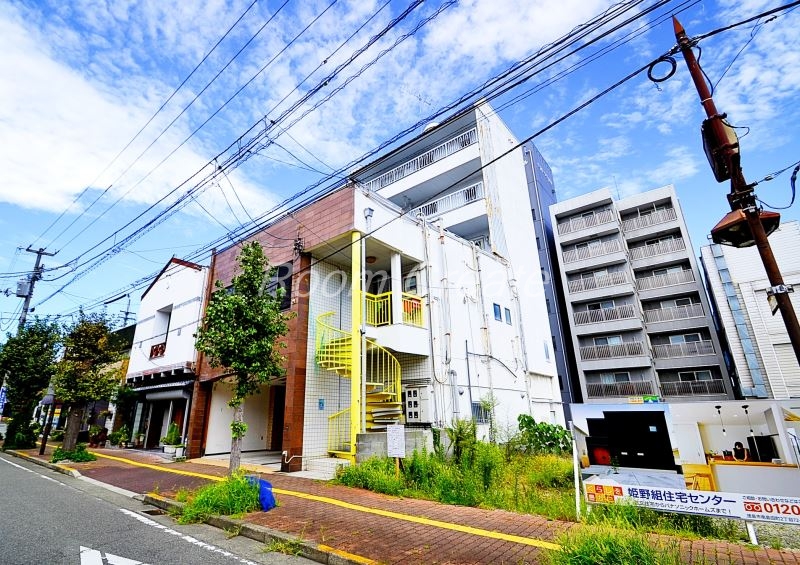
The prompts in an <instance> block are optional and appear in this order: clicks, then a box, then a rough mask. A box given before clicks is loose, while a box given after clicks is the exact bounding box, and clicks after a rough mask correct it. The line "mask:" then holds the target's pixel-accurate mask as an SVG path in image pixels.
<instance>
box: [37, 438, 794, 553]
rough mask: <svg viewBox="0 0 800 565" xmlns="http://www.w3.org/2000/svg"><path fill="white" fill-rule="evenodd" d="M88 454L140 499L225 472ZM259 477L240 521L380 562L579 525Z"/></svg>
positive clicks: (727, 549)
mask: <svg viewBox="0 0 800 565" xmlns="http://www.w3.org/2000/svg"><path fill="white" fill-rule="evenodd" d="M93 451H94V452H95V453H97V454H98V455H101V457H100V458H99V459H98V460H97V461H94V462H91V463H80V464H70V467H72V468H74V469H76V470H78V471H79V472H80V473H81V474H83V475H85V476H88V477H92V478H94V479H96V480H99V481H102V482H105V483H108V484H112V485H114V486H117V487H121V488H124V489H127V490H131V491H134V492H139V493H144V492H147V491H151V490H153V489H154V488H156V487H157V489H158V491H159V492H160V493H161V494H162V495H164V496H170V495H173V494H174V493H175V492H176V491H177V490H178V489H179V488H181V487H187V488H195V487H197V486H199V485H201V484H204V483H206V482H208V481H210V480H213V477H222V476H224V475H225V474H226V471H227V469H226V468H225V467H219V466H212V465H206V464H198V463H191V462H190V463H173V462H169V461H167V460H165V459H164V458H162V457H159V456H158V455H155V454H152V453H148V452H140V451H135V450H121V449H101V450H93ZM28 453H32V452H28ZM102 456H105V457H102ZM109 457H111V458H109ZM118 458H122V459H125V460H129V461H130V463H129V462H126V461H120V460H119V459H118ZM141 465H146V466H141ZM261 476H262V477H263V478H265V479H267V480H268V481H270V482H271V483H272V485H273V488H274V489H275V491H276V495H277V498H278V501H279V504H280V506H279V507H278V508H275V509H274V510H272V511H270V512H255V513H252V514H249V515H247V516H246V517H245V518H244V519H245V520H246V521H248V522H251V523H254V524H258V525H262V526H266V527H269V528H272V529H275V530H279V531H282V532H285V533H289V534H293V535H295V536H297V537H299V538H302V539H303V540H307V541H312V542H316V543H318V544H323V545H327V546H330V547H333V548H336V549H337V550H341V551H345V552H349V553H352V554H356V555H359V556H362V557H364V558H367V559H371V560H375V561H377V562H380V563H398V564H399V563H403V564H404V565H405V564H463V565H467V564H489V563H491V564H502V563H507V564H512V563H513V564H521V563H539V562H541V561H542V556H543V555H542V553H543V552H545V551H547V549H545V548H543V547H542V545H544V546H545V547H547V546H549V545H550V544H551V543H553V542H556V541H557V538H558V536H559V535H560V534H561V533H563V532H566V531H568V530H570V529H571V528H579V527H581V526H579V525H577V524H574V523H571V522H562V521H556V520H547V519H545V518H542V517H539V516H531V515H525V514H516V513H513V512H506V511H502V510H484V509H479V508H468V507H461V506H448V505H444V504H440V503H437V502H431V501H426V500H416V499H404V498H398V497H391V496H385V495H381V494H376V493H372V492H368V491H363V490H359V489H353V488H349V487H343V486H339V485H332V484H330V483H327V482H323V481H314V480H309V479H302V478H297V477H292V476H291V475H286V474H282V473H262V474H261ZM680 547H681V551H682V554H683V555H684V559H685V562H686V563H692V562H705V563H708V564H713V563H736V564H756V563H757V564H767V563H775V564H783V563H787V564H798V565H800V552H796V551H778V550H772V549H764V548H754V547H751V546H747V545H742V544H733V543H726V542H720V541H708V540H681V542H680ZM703 560H705V561H703Z"/></svg>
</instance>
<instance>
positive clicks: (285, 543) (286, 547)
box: [264, 538, 303, 555]
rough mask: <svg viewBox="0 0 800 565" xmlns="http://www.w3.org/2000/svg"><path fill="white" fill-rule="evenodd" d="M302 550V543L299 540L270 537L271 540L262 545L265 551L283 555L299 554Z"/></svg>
mask: <svg viewBox="0 0 800 565" xmlns="http://www.w3.org/2000/svg"><path fill="white" fill-rule="evenodd" d="M302 551H303V543H302V542H301V541H300V540H296V539H291V540H282V539H278V538H272V540H271V541H270V542H269V543H268V544H267V545H265V546H264V552H265V553H283V554H284V555H300V553H302Z"/></svg>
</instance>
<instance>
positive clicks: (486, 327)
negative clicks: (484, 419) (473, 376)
mask: <svg viewBox="0 0 800 565" xmlns="http://www.w3.org/2000/svg"><path fill="white" fill-rule="evenodd" d="M472 258H473V260H474V261H475V276H476V286H477V287H478V288H477V290H478V304H479V307H480V309H481V316H482V317H483V328H481V329H482V330H483V331H482V333H483V348H484V351H485V352H486V354H487V355H488V356H489V357H490V358H491V356H492V343H491V340H490V339H489V315H488V314H487V313H486V300H485V299H484V296H483V283H482V282H481V261H480V252H479V251H478V248H477V247H475V246H474V245H473V246H472ZM486 377H487V378H488V380H489V394H491V395H492V398H494V385H493V383H492V364H491V363H486ZM471 409H472V406H470V410H471ZM492 412H494V407H492ZM492 418H494V414H492Z"/></svg>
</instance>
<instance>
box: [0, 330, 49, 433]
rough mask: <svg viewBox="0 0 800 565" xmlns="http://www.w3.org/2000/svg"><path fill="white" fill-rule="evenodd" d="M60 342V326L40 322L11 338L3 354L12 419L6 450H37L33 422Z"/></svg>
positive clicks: (2, 367) (1, 362)
mask: <svg viewBox="0 0 800 565" xmlns="http://www.w3.org/2000/svg"><path fill="white" fill-rule="evenodd" d="M60 342H61V333H60V329H59V327H58V325H57V324H55V323H51V322H46V321H41V320H39V319H36V320H35V321H34V322H32V323H28V324H26V325H25V326H24V327H23V328H22V329H20V330H19V331H18V332H17V335H15V336H12V335H11V334H8V338H7V341H6V343H5V345H4V346H3V348H2V350H0V375H2V374H4V375H6V384H7V385H8V402H9V405H10V406H11V417H12V420H11V423H10V424H9V425H8V430H7V433H6V441H5V444H4V447H6V448H11V447H13V448H18V449H27V448H31V447H34V446H35V444H36V433H35V431H34V428H33V427H32V425H31V418H32V416H33V410H34V409H35V408H36V405H37V404H38V403H39V401H40V400H41V399H42V397H43V396H44V394H45V392H46V390H47V385H48V384H49V383H50V379H51V378H52V376H53V374H54V373H55V367H56V355H57V353H58V349H59V345H60Z"/></svg>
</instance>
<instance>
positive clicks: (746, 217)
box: [672, 17, 800, 363]
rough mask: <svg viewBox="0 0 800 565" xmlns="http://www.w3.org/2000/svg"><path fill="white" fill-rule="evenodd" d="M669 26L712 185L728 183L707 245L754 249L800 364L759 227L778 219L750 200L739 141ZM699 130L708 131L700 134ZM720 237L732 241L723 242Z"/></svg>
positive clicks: (794, 326) (783, 293) (790, 315)
mask: <svg viewBox="0 0 800 565" xmlns="http://www.w3.org/2000/svg"><path fill="white" fill-rule="evenodd" d="M672 24H673V27H674V29H675V38H676V39H677V40H678V47H679V48H680V51H681V53H682V54H683V58H684V60H685V61H686V66H687V67H688V68H689V74H690V75H691V76H692V80H693V81H694V85H695V87H696V88H697V93H698V94H699V95H700V104H702V106H703V109H704V110H705V112H706V116H707V117H708V118H707V119H706V120H705V122H704V123H703V127H704V132H703V138H704V143H705V146H706V153H707V156H708V158H709V162H710V163H711V167H712V169H713V170H714V176H715V177H716V179H717V182H723V181H724V180H728V179H730V181H731V191H730V194H728V202H729V204H730V206H731V213H730V214H728V216H726V217H725V218H724V219H723V221H722V222H720V223H719V224H717V226H716V227H715V229H714V230H712V236H713V239H714V241H715V242H718V243H720V242H722V241H719V240H723V239H727V241H724V243H727V244H728V245H731V244H732V245H734V246H735V247H747V246H750V245H753V244H755V246H756V248H757V249H758V253H759V255H760V256H761V261H762V263H763V264H764V269H765V270H766V272H767V278H768V279H769V284H770V285H772V288H771V289H770V292H771V296H774V298H775V300H776V302H777V306H778V308H779V309H780V311H781V315H782V317H783V323H784V324H785V326H786V332H787V333H788V334H789V341H790V342H791V344H792V348H793V349H794V354H795V357H797V362H798V363H800V324H798V322H797V315H796V314H795V311H794V307H793V306H792V302H791V300H790V298H789V292H790V290H791V289H789V288H788V287H787V286H786V284H784V282H783V276H782V275H781V272H780V269H779V268H778V263H777V262H776V261H775V255H774V254H773V253H772V247H771V246H770V244H769V239H767V232H766V231H765V229H764V223H763V221H769V222H770V223H771V226H770V227H771V228H772V230H773V231H774V229H777V226H778V223H777V222H778V219H779V217H780V216H779V215H778V214H775V213H770V212H761V211H760V210H759V209H758V205H757V202H756V197H755V194H753V187H754V186H755V185H752V184H748V183H747V181H746V180H745V178H744V173H743V172H742V168H741V166H740V164H739V163H740V159H739V141H738V139H737V137H736V134H735V133H734V132H733V129H732V128H731V127H730V126H729V125H728V124H727V123H725V121H724V120H725V117H726V116H725V114H720V113H719V112H718V111H717V107H716V106H715V105H714V100H713V98H712V97H711V91H710V90H709V88H708V83H707V82H706V79H705V77H704V75H703V72H702V70H701V69H700V65H699V63H698V62H697V58H696V57H695V56H694V52H693V51H692V47H693V46H694V44H695V43H694V42H693V41H692V40H691V39H690V38H689V37H688V36H687V35H686V31H685V30H684V28H683V26H682V25H681V23H680V22H679V21H678V20H677V19H676V18H675V17H673V18H672ZM705 128H709V129H708V130H707V131H706V130H705ZM762 220H763V221H762ZM747 230H749V233H748V231H747ZM726 235H727V236H734V237H727V238H726V237H725V236H726ZM737 238H744V239H743V240H739V241H738V243H736V242H735V241H734V240H735V239H737Z"/></svg>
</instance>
